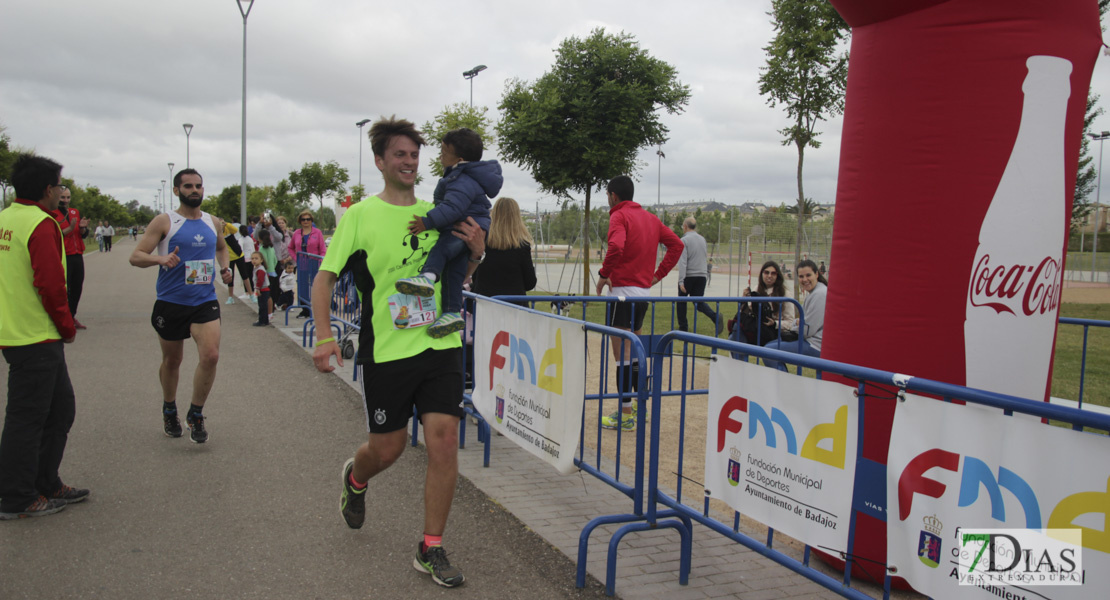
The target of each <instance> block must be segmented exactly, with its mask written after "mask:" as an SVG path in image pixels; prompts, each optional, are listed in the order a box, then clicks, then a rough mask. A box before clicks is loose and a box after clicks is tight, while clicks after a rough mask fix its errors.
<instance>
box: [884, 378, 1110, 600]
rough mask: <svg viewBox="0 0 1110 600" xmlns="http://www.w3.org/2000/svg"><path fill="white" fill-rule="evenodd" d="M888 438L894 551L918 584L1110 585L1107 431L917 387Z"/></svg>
mask: <svg viewBox="0 0 1110 600" xmlns="http://www.w3.org/2000/svg"><path fill="white" fill-rule="evenodd" d="M890 440H891V441H890V452H889V455H888V460H887V486H886V494H887V506H888V507H889V511H888V515H887V560H888V562H889V564H890V565H891V566H894V567H897V568H898V572H897V573H898V575H899V576H900V577H905V578H906V581H908V582H909V583H910V585H912V586H913V587H914V589H916V590H917V591H919V592H921V593H923V594H926V595H928V596H932V597H933V598H952V599H954V600H962V599H976V600H979V599H981V600H988V599H990V600H994V599H996V598H1037V599H1043V600H1050V599H1051V600H1072V599H1089V598H1105V597H1107V596H1106V595H1107V590H1108V589H1110V530H1108V525H1110V522H1108V520H1107V513H1108V512H1110V439H1108V438H1107V437H1106V436H1105V435H1101V434H1095V433H1084V432H1078V431H1073V430H1071V429H1067V428H1063V427H1054V426H1051V425H1045V424H1042V423H1040V422H1039V421H1035V420H1031V419H1026V418H1015V417H1007V416H1005V415H1004V414H1003V413H1001V412H1000V411H998V410H997V409H993V408H985V407H980V406H974V405H970V404H969V405H956V404H950V403H947V402H941V401H939V400H934V399H931V398H923V397H920V396H914V395H912V394H907V397H906V401H905V402H899V403H898V404H897V406H896V408H895V412H894V425H893V427H892V430H891V436H890ZM1076 533H1078V534H1079V535H1078V536H1076V535H1074V534H1076ZM1068 534H1071V535H1068Z"/></svg>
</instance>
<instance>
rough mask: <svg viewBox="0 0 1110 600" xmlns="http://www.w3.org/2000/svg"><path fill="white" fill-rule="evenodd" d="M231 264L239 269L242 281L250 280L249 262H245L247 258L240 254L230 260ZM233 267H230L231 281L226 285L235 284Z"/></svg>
mask: <svg viewBox="0 0 1110 600" xmlns="http://www.w3.org/2000/svg"><path fill="white" fill-rule="evenodd" d="M231 266H233V267H235V269H238V270H239V278H240V279H242V280H243V281H250V280H251V267H250V265H249V264H247V260H246V259H245V258H243V257H242V256H240V257H239V258H236V259H235V260H233V261H231ZM235 269H232V271H231V273H232V277H231V283H229V284H228V285H235Z"/></svg>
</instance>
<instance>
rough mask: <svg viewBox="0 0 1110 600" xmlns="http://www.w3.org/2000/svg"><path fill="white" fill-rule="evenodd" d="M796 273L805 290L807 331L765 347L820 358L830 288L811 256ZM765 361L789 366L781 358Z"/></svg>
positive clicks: (772, 364)
mask: <svg viewBox="0 0 1110 600" xmlns="http://www.w3.org/2000/svg"><path fill="white" fill-rule="evenodd" d="M797 276H798V283H799V284H801V286H802V289H803V290H804V291H805V293H806V297H805V300H803V301H802V314H803V315H804V316H805V331H803V332H799V333H801V339H799V340H797V341H793V342H787V341H785V340H782V339H781V338H780V339H777V340H774V341H773V342H771V343H770V344H767V346H766V347H767V348H773V349H775V350H782V351H784V352H795V353H799V354H805V355H806V356H813V357H816V358H820V357H821V334H822V331H823V330H824V328H825V292H826V291H827V288H826V286H827V285H828V281H826V280H825V277H824V276H823V275H821V274H820V273H818V272H817V264H816V263H814V262H813V261H812V260H808V259H807V260H803V261H802V262H800V263H798V268H797ZM797 323H798V322H797V321H795V325H794V329H795V330H797V329H798V326H797ZM784 326H785V324H784ZM764 362H765V363H766V364H767V366H768V367H774V368H776V369H779V370H783V371H785V370H786V367H785V366H784V365H783V364H782V363H780V362H778V361H774V360H768V361H764Z"/></svg>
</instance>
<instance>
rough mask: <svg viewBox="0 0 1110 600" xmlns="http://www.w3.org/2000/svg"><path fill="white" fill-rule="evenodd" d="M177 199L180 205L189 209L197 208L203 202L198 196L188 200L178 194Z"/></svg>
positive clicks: (186, 197)
mask: <svg viewBox="0 0 1110 600" xmlns="http://www.w3.org/2000/svg"><path fill="white" fill-rule="evenodd" d="M177 199H178V200H181V203H182V204H184V205H185V206H188V207H189V208H197V207H199V206H200V203H201V202H203V201H204V198H203V197H201V196H199V195H197V196H196V197H194V198H190V197H188V196H185V195H183V194H178V195H177Z"/></svg>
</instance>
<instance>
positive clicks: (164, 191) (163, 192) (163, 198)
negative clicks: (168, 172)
mask: <svg viewBox="0 0 1110 600" xmlns="http://www.w3.org/2000/svg"><path fill="white" fill-rule="evenodd" d="M165 201H166V180H165V179H163V180H162V202H163V203H164V202H165Z"/></svg>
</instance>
